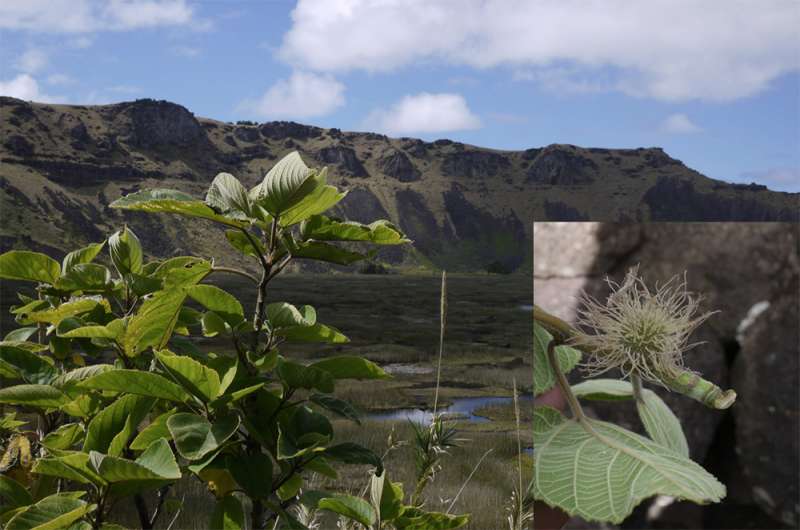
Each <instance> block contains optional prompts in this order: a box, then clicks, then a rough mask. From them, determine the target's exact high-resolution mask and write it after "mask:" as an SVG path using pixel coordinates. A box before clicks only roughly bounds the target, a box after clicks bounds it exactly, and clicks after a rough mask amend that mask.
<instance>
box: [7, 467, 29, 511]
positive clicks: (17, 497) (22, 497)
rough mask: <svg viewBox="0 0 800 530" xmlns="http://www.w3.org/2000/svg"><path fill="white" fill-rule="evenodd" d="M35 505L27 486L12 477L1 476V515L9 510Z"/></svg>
mask: <svg viewBox="0 0 800 530" xmlns="http://www.w3.org/2000/svg"><path fill="white" fill-rule="evenodd" d="M29 504H33V497H31V494H30V493H28V490H27V489H25V486H23V485H22V484H20V483H19V482H17V481H16V480H14V479H13V478H11V477H8V476H6V475H0V514H2V512H3V511H5V510H7V509H13V508H19V507H20V506H27V505H29Z"/></svg>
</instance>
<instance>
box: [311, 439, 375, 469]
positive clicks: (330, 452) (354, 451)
mask: <svg viewBox="0 0 800 530" xmlns="http://www.w3.org/2000/svg"><path fill="white" fill-rule="evenodd" d="M323 454H324V455H325V456H326V457H327V458H329V459H330V460H338V461H339V462H344V463H345V464H367V465H370V466H375V469H376V471H375V472H376V473H379V474H380V473H382V472H383V462H382V461H381V457H379V456H378V455H376V454H375V453H374V452H372V450H371V449H368V448H366V447H364V446H361V445H358V444H356V443H352V442H344V443H340V444H337V445H333V446H331V447H328V448H326V449H325V452H324V453H323Z"/></svg>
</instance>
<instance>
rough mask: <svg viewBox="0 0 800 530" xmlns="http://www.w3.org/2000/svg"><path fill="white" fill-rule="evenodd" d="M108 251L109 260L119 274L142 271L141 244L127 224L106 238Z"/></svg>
mask: <svg viewBox="0 0 800 530" xmlns="http://www.w3.org/2000/svg"><path fill="white" fill-rule="evenodd" d="M108 251H109V253H110V254H111V262H112V263H114V267H116V269H117V272H119V274H120V276H125V275H126V274H130V273H134V274H139V273H141V272H142V262H143V255H142V244H141V243H140V242H139V238H138V237H136V234H134V233H133V230H131V229H130V228H128V227H127V226H126V227H124V228H123V229H122V230H120V231H118V232H114V233H113V234H112V235H111V237H109V238H108Z"/></svg>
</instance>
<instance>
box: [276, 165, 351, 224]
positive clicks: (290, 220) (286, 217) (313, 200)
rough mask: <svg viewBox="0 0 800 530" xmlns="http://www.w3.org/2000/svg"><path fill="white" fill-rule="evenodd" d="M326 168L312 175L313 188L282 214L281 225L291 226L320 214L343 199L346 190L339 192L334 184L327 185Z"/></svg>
mask: <svg viewBox="0 0 800 530" xmlns="http://www.w3.org/2000/svg"><path fill="white" fill-rule="evenodd" d="M327 175H328V169H327V168H322V170H321V171H320V172H319V173H317V174H315V175H313V176H312V177H311V179H313V181H314V190H313V191H312V192H311V193H309V194H308V195H306V196H305V198H303V200H301V201H300V202H299V203H297V204H295V205H294V206H292V207H291V208H289V209H288V210H286V211H285V212H283V214H281V218H280V223H281V225H282V226H291V225H294V224H297V223H299V222H300V221H303V220H305V219H308V218H309V217H311V216H312V215H316V214H320V213H322V212H325V211H327V210H329V209H331V208H333V207H334V206H335V205H336V204H337V203H338V202H339V201H341V200H342V199H344V197H345V196H346V195H347V192H343V193H340V192H339V190H338V189H336V187H335V186H329V185H327Z"/></svg>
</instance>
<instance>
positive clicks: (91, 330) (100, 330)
mask: <svg viewBox="0 0 800 530" xmlns="http://www.w3.org/2000/svg"><path fill="white" fill-rule="evenodd" d="M126 325H127V324H126V322H125V321H124V320H123V319H120V318H115V319H114V320H112V321H111V322H109V323H108V324H106V325H105V326H82V327H79V328H74V329H71V330H69V331H65V332H59V333H58V336H59V337H64V338H67V339H77V338H85V339H111V340H116V339H118V338H119V337H121V336H122V335H123V333H124V332H125V326H126Z"/></svg>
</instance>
